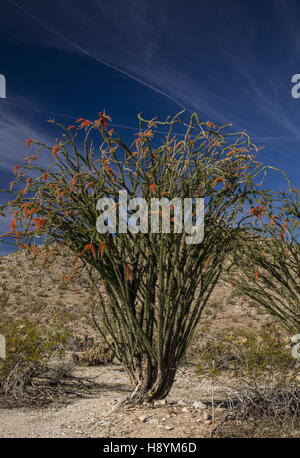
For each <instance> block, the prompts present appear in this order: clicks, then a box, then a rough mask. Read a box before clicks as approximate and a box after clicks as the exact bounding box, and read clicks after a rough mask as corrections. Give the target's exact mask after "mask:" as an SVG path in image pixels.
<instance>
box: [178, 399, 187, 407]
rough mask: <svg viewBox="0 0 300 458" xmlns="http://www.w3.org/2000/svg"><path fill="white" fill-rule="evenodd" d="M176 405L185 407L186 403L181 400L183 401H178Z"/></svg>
mask: <svg viewBox="0 0 300 458" xmlns="http://www.w3.org/2000/svg"><path fill="white" fill-rule="evenodd" d="M177 404H178V405H179V406H185V405H186V402H185V401H184V400H183V399H179V401H177Z"/></svg>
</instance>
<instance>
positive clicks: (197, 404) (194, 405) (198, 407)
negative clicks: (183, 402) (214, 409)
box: [192, 401, 206, 410]
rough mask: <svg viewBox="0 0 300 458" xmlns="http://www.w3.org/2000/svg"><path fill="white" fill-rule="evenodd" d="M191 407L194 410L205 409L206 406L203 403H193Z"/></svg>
mask: <svg viewBox="0 0 300 458" xmlns="http://www.w3.org/2000/svg"><path fill="white" fill-rule="evenodd" d="M192 407H193V408H194V409H203V410H204V409H206V405H205V404H203V402H200V401H194V402H193V404H192Z"/></svg>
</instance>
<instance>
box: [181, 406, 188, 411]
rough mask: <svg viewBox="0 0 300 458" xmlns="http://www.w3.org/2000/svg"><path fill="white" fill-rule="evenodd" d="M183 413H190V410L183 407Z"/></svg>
mask: <svg viewBox="0 0 300 458" xmlns="http://www.w3.org/2000/svg"><path fill="white" fill-rule="evenodd" d="M181 412H189V409H188V408H187V407H182V409H181Z"/></svg>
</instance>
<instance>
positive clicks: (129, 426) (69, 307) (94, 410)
mask: <svg viewBox="0 0 300 458" xmlns="http://www.w3.org/2000/svg"><path fill="white" fill-rule="evenodd" d="M45 259H46V257H45V253H44V250H43V249H41V250H40V251H39V252H38V253H37V254H36V255H35V256H34V255H32V254H29V253H28V252H27V251H26V250H21V251H19V252H16V253H13V254H10V255H7V256H3V257H1V258H0V288H2V303H1V307H2V310H5V313H6V314H8V315H9V316H11V317H12V318H14V319H17V318H18V317H23V318H29V319H31V320H36V321H38V322H39V325H40V326H42V327H44V328H45V329H46V328H47V326H49V325H50V321H51V320H54V321H55V320H57V319H58V323H63V326H66V328H68V330H69V331H70V335H71V344H69V346H68V347H67V348H66V352H65V355H64V358H65V359H64V361H65V363H66V364H70V365H72V377H73V379H72V380H73V381H74V380H75V382H74V383H73V384H72V383H71V384H70V385H68V384H66V385H65V387H64V389H63V394H62V395H60V396H58V397H57V398H56V397H55V395H53V400H52V402H47V403H38V404H34V403H33V404H32V405H31V404H27V403H22V399H21V400H20V399H18V400H16V402H14V400H13V399H10V400H9V401H7V400H6V399H4V398H1V397H0V437H112V438H113V437H166V438H167V437H186V438H193V437H212V436H218V435H221V436H222V434H223V435H224V434H229V435H231V434H232V435H234V432H232V430H235V429H236V425H235V426H234V427H233V428H232V429H231V430H230V431H231V432H229V433H222V425H223V422H224V418H226V419H227V417H228V418H230V415H229V409H228V406H230V405H231V403H233V402H234V399H235V384H236V380H235V378H234V375H232V374H228V373H226V374H224V376H223V377H222V378H221V379H218V380H213V379H211V378H210V377H205V376H199V374H197V370H196V369H197V358H198V354H199V353H198V351H199V346H201V344H202V343H203V342H205V341H206V339H207V338H208V336H209V335H211V333H213V332H217V331H220V330H222V329H226V328H228V327H231V328H234V327H236V328H238V329H247V330H249V329H253V331H254V332H255V330H256V329H259V328H260V327H261V326H262V325H263V324H264V323H267V322H268V321H270V318H269V317H268V315H266V314H265V313H264V312H262V311H260V310H258V309H257V308H256V307H254V306H253V305H251V304H249V302H247V300H246V299H245V298H241V297H233V296H232V288H231V287H230V285H228V284H227V283H223V282H222V281H221V282H220V284H219V285H218V286H217V288H216V290H215V291H214V293H213V295H212V297H211V299H210V303H209V306H208V307H207V309H206V312H205V314H204V316H203V319H202V320H201V323H200V325H199V329H198V330H197V333H196V335H195V339H194V342H193V344H192V346H191V348H190V349H189V351H188V353H187V355H186V358H185V360H184V361H183V364H182V366H181V367H180V369H179V371H178V373H177V376H176V381H175V383H174V385H173V388H172V390H171V392H170V394H169V396H168V397H167V398H166V399H165V400H163V401H156V402H154V403H152V404H150V405H149V404H148V405H146V404H142V405H131V404H125V405H123V404H120V401H122V400H123V399H124V398H126V397H127V396H128V394H129V393H130V385H129V380H128V377H127V374H126V371H125V370H124V369H123V368H122V367H121V365H120V364H119V363H118V362H117V361H116V360H114V361H113V362H109V363H105V364H99V365H97V366H88V367H87V366H80V365H78V364H77V365H75V364H74V363H73V359H72V352H73V351H74V350H76V348H72V342H75V341H76V342H77V341H80V340H84V339H86V338H87V336H89V337H91V336H92V337H93V338H94V339H95V341H96V342H97V339H98V337H99V336H98V334H97V331H96V329H95V328H94V326H93V323H92V320H91V317H90V305H91V301H92V300H93V297H92V294H91V292H90V290H89V287H88V282H87V278H86V277H85V275H84V273H83V274H81V275H78V276H75V277H74V278H71V279H68V281H66V278H65V275H68V274H70V272H71V270H72V259H71V257H70V256H69V255H68V253H65V252H63V251H62V250H58V251H57V254H56V255H55V257H54V259H53V260H52V263H49V262H48V261H49V259H48V260H47V262H46V261H45ZM72 339H73V340H72ZM53 364H54V366H55V364H56V363H55V361H54V362H53ZM220 431H221V432H220ZM245 434H246V436H247V437H249V435H250V436H251V435H255V434H257V432H255V428H254V429H253V428H252V427H251V428H250V429H249V428H248V429H247V432H246V433H245ZM274 434H275V435H276V434H277V433H274V432H272V431H271V428H270V427H269V426H268V424H266V425H264V427H263V428H261V429H260V433H259V435H261V436H269V435H270V436H274ZM282 434H283V433H282ZM293 435H294V436H295V435H296V436H299V435H300V432H299V431H298V430H297V429H295V431H293Z"/></svg>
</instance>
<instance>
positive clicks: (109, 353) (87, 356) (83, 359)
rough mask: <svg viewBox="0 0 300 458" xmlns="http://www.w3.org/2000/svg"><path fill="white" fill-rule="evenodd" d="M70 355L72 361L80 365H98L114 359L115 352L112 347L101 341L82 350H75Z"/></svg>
mask: <svg viewBox="0 0 300 458" xmlns="http://www.w3.org/2000/svg"><path fill="white" fill-rule="evenodd" d="M72 356H73V360H74V362H75V363H78V364H80V365H82V366H99V365H101V364H106V363H111V362H112V361H113V360H114V357H115V352H114V350H113V348H112V347H110V346H108V345H107V344H106V343H102V344H99V345H96V346H94V347H92V348H88V349H86V350H84V351H83V352H75V353H73V354H72Z"/></svg>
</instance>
